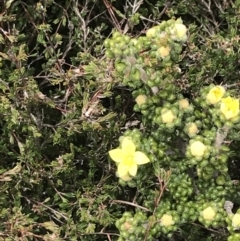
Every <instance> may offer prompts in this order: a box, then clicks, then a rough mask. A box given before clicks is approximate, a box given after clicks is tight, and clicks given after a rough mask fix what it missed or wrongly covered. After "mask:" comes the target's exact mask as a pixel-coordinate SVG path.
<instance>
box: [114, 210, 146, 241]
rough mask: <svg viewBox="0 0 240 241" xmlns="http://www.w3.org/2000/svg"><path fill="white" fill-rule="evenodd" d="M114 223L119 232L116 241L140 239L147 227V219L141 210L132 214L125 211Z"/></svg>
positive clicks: (139, 240)
mask: <svg viewBox="0 0 240 241" xmlns="http://www.w3.org/2000/svg"><path fill="white" fill-rule="evenodd" d="M115 225H116V227H117V229H118V230H119V232H120V237H119V238H118V241H142V240H143V238H144V236H145V233H146V231H147V228H148V220H147V216H146V214H144V213H143V212H140V211H139V212H136V213H135V215H134V216H133V215H132V214H131V213H130V212H125V213H123V215H122V217H121V218H120V219H118V220H117V221H116V223H115ZM148 240H151V239H148Z"/></svg>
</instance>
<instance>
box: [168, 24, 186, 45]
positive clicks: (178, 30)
mask: <svg viewBox="0 0 240 241" xmlns="http://www.w3.org/2000/svg"><path fill="white" fill-rule="evenodd" d="M171 33H172V39H173V40H178V41H183V42H184V41H186V40H187V27H186V26H185V25H184V24H182V23H175V24H174V26H173V28H172V29H171Z"/></svg>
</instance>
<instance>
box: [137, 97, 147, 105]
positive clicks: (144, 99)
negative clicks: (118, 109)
mask: <svg viewBox="0 0 240 241" xmlns="http://www.w3.org/2000/svg"><path fill="white" fill-rule="evenodd" d="M135 101H136V102H137V104H138V105H142V104H145V103H146V101H147V96H146V95H139V96H138V97H137V98H136V99H135Z"/></svg>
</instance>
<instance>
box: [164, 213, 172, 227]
mask: <svg viewBox="0 0 240 241" xmlns="http://www.w3.org/2000/svg"><path fill="white" fill-rule="evenodd" d="M173 224H174V221H173V217H172V215H169V214H164V215H163V216H162V218H161V225H162V226H165V227H168V226H171V225H173Z"/></svg>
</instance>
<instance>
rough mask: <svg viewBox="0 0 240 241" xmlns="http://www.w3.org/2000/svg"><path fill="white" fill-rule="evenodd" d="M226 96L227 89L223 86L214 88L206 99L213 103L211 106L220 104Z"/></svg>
mask: <svg viewBox="0 0 240 241" xmlns="http://www.w3.org/2000/svg"><path fill="white" fill-rule="evenodd" d="M224 94H225V89H224V87H222V86H221V85H218V86H215V87H213V88H212V89H211V90H210V91H209V92H208V94H207V96H206V99H207V100H208V101H209V102H210V103H211V104H213V105H214V104H216V103H218V102H219V101H220V100H221V99H222V97H223V96H224Z"/></svg>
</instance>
